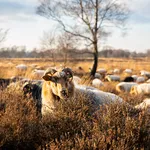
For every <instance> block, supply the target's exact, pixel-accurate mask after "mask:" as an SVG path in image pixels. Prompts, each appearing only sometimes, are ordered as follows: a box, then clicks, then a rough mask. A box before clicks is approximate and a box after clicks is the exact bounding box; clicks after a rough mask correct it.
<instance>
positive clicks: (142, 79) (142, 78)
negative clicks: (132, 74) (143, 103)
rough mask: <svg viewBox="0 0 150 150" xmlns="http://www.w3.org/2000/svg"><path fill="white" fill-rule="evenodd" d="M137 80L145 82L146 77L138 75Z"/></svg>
mask: <svg viewBox="0 0 150 150" xmlns="http://www.w3.org/2000/svg"><path fill="white" fill-rule="evenodd" d="M136 82H137V83H144V82H145V78H144V77H141V76H140V77H137V79H136Z"/></svg>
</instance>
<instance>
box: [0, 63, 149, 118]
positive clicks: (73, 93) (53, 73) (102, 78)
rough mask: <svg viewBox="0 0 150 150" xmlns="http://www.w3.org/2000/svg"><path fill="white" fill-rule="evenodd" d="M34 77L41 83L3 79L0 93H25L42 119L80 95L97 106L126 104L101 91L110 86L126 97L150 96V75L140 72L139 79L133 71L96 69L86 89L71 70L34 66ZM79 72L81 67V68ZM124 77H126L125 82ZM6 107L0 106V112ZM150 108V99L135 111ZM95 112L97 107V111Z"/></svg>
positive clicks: (20, 66)
mask: <svg viewBox="0 0 150 150" xmlns="http://www.w3.org/2000/svg"><path fill="white" fill-rule="evenodd" d="M27 68H28V66H27V65H24V64H20V65H17V66H16V69H17V70H19V71H26V70H27ZM32 68H33V70H32V72H31V74H32V76H36V77H37V78H39V80H31V79H28V78H23V77H12V78H10V79H5V78H1V79H0V87H1V90H5V89H7V90H9V89H13V90H15V89H17V90H18V89H19V90H21V91H22V92H23V95H24V97H25V98H32V99H33V100H34V101H35V104H36V108H37V113H39V114H42V116H44V115H47V114H50V113H51V114H53V113H54V111H55V103H56V102H57V101H60V100H68V99H75V100H76V99H77V96H78V95H81V94H83V95H84V96H85V97H86V98H87V99H89V100H90V101H91V102H92V104H93V105H94V106H99V105H103V104H109V103H112V102H116V101H118V102H121V103H122V102H124V100H123V99H122V98H121V97H119V96H118V95H116V94H114V93H110V92H104V91H102V90H100V89H101V87H104V86H105V84H107V85H109V83H110V82H115V83H116V88H115V90H116V91H117V92H118V93H121V92H125V93H127V94H135V95H138V94H147V95H150V81H149V80H150V72H148V71H145V70H141V71H140V72H139V74H138V75H136V74H133V71H132V70H131V69H125V70H124V71H121V70H120V69H118V68H115V69H114V70H111V71H110V72H111V73H108V70H106V69H104V68H99V69H97V72H96V74H95V77H94V78H93V80H92V81H91V83H90V85H84V84H83V83H82V78H81V77H79V76H78V75H77V74H74V70H72V69H71V68H59V69H56V68H52V67H51V68H48V69H45V70H44V69H37V68H35V65H32ZM80 70H82V71H83V70H84V69H82V67H80ZM121 74H124V75H125V76H124V78H123V79H122V76H121ZM4 106H5V104H3V103H2V104H0V110H1V109H2V107H4ZM149 106H150V98H147V99H145V100H143V102H142V103H141V104H139V105H137V106H135V108H136V109H145V108H148V107H149ZM95 108H96V107H95Z"/></svg>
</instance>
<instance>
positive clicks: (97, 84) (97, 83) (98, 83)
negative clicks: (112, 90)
mask: <svg viewBox="0 0 150 150" xmlns="http://www.w3.org/2000/svg"><path fill="white" fill-rule="evenodd" d="M92 86H93V87H96V88H100V87H101V86H104V83H103V82H102V81H101V80H100V79H93V81H92Z"/></svg>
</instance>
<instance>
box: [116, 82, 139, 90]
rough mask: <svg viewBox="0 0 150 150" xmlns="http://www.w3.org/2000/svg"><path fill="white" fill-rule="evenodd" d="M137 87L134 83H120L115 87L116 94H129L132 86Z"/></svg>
mask: <svg viewBox="0 0 150 150" xmlns="http://www.w3.org/2000/svg"><path fill="white" fill-rule="evenodd" d="M134 85H137V83H135V82H120V83H118V84H117V85H116V91H118V92H130V90H131V88H132V86H134Z"/></svg>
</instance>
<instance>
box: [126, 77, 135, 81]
mask: <svg viewBox="0 0 150 150" xmlns="http://www.w3.org/2000/svg"><path fill="white" fill-rule="evenodd" d="M134 81H135V80H134V78H133V77H131V76H129V77H125V78H124V80H123V82H134Z"/></svg>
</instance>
